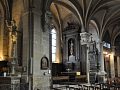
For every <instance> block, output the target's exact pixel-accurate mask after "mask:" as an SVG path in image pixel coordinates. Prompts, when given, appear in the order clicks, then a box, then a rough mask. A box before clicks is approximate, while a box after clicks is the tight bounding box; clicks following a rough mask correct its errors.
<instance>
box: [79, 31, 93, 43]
mask: <svg viewBox="0 0 120 90" xmlns="http://www.w3.org/2000/svg"><path fill="white" fill-rule="evenodd" d="M80 36H81V45H84V44H88V43H89V38H90V36H91V34H90V33H87V32H83V33H80Z"/></svg>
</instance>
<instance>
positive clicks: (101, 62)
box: [98, 42, 106, 82]
mask: <svg viewBox="0 0 120 90" xmlns="http://www.w3.org/2000/svg"><path fill="white" fill-rule="evenodd" d="M99 51H100V52H99V55H100V71H99V72H98V76H99V82H105V75H106V72H105V70H104V56H103V42H99Z"/></svg>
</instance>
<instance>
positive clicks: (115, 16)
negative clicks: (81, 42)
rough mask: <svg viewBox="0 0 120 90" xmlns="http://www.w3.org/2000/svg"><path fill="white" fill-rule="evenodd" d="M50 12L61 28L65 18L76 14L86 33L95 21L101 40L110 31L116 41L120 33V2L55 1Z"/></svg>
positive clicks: (104, 0) (91, 0)
mask: <svg viewBox="0 0 120 90" xmlns="http://www.w3.org/2000/svg"><path fill="white" fill-rule="evenodd" d="M50 10H51V12H52V14H54V18H56V20H57V21H58V22H59V24H61V27H62V25H63V22H64V20H65V17H67V16H68V15H70V14H74V15H75V16H76V18H77V19H78V20H79V23H81V26H83V27H84V28H85V30H86V31H87V29H88V26H89V23H90V21H91V20H94V21H95V23H96V24H97V28H98V29H99V34H100V35H99V37H100V38H102V37H103V36H104V35H105V32H106V31H108V32H109V34H110V38H111V39H112V40H114V38H115V37H116V35H118V33H119V32H120V0H54V1H53V2H52V4H51V8H50ZM113 42H114V41H113Z"/></svg>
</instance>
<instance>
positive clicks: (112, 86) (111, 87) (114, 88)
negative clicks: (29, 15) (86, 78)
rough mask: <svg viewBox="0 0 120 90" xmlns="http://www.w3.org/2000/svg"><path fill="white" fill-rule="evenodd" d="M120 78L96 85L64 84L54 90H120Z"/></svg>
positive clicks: (53, 89)
mask: <svg viewBox="0 0 120 90" xmlns="http://www.w3.org/2000/svg"><path fill="white" fill-rule="evenodd" d="M119 80H120V78H114V79H108V80H107V82H106V83H95V84H87V83H86V84H80V83H79V82H76V83H74V85H71V84H72V83H70V82H69V83H66V84H65V83H64V84H63V85H60V86H59V87H54V88H52V90H120V82H119Z"/></svg>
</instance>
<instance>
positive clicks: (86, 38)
mask: <svg viewBox="0 0 120 90" xmlns="http://www.w3.org/2000/svg"><path fill="white" fill-rule="evenodd" d="M80 36H81V45H83V46H84V45H85V46H86V51H84V52H82V53H84V55H83V56H85V57H83V56H82V59H85V60H82V61H86V65H85V66H86V74H87V82H88V83H90V77H89V70H90V67H89V66H90V65H89V60H88V53H89V49H88V47H89V38H90V36H91V34H90V33H87V32H83V33H80Z"/></svg>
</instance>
